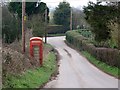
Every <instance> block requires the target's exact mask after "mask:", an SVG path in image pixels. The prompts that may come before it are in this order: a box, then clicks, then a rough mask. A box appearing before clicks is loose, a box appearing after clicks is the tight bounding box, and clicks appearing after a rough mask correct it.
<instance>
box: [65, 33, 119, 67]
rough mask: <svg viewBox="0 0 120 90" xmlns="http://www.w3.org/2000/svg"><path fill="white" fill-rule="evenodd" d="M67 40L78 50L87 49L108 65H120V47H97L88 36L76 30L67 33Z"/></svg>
mask: <svg viewBox="0 0 120 90" xmlns="http://www.w3.org/2000/svg"><path fill="white" fill-rule="evenodd" d="M66 40H67V41H68V42H69V43H70V44H72V45H73V46H75V47H76V48H77V49H78V50H80V51H82V50H84V51H87V52H89V53H90V54H92V55H93V56H95V57H96V58H97V59H98V60H101V61H103V62H105V63H107V64H108V65H111V66H116V67H118V66H120V50H118V49H111V48H103V47H101V48H100V47H95V46H94V45H93V44H92V43H90V42H89V41H88V39H87V38H85V37H83V36H81V35H80V34H79V33H77V32H76V31H68V32H67V33H66Z"/></svg>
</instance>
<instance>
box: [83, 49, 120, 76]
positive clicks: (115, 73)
mask: <svg viewBox="0 0 120 90" xmlns="http://www.w3.org/2000/svg"><path fill="white" fill-rule="evenodd" d="M82 54H83V55H84V56H85V57H86V58H87V59H88V60H89V61H90V62H91V63H92V64H94V65H95V66H96V67H98V68H99V69H101V70H102V71H104V72H106V73H108V74H110V75H112V76H114V77H117V78H118V77H120V75H119V73H118V72H119V71H120V69H119V68H117V67H112V66H110V65H108V64H106V63H104V62H102V61H100V60H97V59H96V58H95V57H93V56H92V55H91V54H90V53H88V52H87V51H82Z"/></svg>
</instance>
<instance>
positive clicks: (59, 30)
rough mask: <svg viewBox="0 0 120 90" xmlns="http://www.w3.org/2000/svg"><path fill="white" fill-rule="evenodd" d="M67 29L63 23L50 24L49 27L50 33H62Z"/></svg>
mask: <svg viewBox="0 0 120 90" xmlns="http://www.w3.org/2000/svg"><path fill="white" fill-rule="evenodd" d="M66 31H67V30H66V29H65V28H64V26H62V25H49V26H48V27H47V32H48V34H61V33H65V32H66Z"/></svg>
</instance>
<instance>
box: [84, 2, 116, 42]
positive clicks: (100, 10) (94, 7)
mask: <svg viewBox="0 0 120 90" xmlns="http://www.w3.org/2000/svg"><path fill="white" fill-rule="evenodd" d="M84 13H85V14H86V20H87V21H88V23H89V24H90V25H91V27H92V28H93V29H92V32H93V33H94V34H95V40H96V41H99V42H101V41H106V40H107V39H109V38H110V29H109V28H108V27H107V25H108V24H109V21H110V20H114V21H116V18H117V16H118V12H117V6H116V5H114V4H111V5H102V4H101V2H97V4H94V3H92V2H89V4H88V6H87V7H84Z"/></svg>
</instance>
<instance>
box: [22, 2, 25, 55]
mask: <svg viewBox="0 0 120 90" xmlns="http://www.w3.org/2000/svg"><path fill="white" fill-rule="evenodd" d="M22 53H23V54H24V53H25V0H22Z"/></svg>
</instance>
